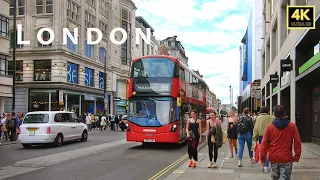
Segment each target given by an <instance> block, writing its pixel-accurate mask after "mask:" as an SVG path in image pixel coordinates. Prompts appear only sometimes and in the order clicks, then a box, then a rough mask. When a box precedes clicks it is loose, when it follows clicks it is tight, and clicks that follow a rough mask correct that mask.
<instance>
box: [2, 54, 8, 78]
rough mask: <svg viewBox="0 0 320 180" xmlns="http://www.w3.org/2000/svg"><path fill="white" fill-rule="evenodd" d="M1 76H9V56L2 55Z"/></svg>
mask: <svg viewBox="0 0 320 180" xmlns="http://www.w3.org/2000/svg"><path fill="white" fill-rule="evenodd" d="M0 74H2V75H8V56H6V55H3V54H0Z"/></svg>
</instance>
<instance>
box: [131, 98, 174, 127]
mask: <svg viewBox="0 0 320 180" xmlns="http://www.w3.org/2000/svg"><path fill="white" fill-rule="evenodd" d="M128 120H129V121H130V122H132V123H134V124H137V125H139V126H149V127H156V126H163V125H165V124H168V123H169V122H171V121H172V120H173V99H172V98H166V97H159V98H156V97H155V98H151V97H149V98H139V99H134V100H130V101H129V118H128Z"/></svg>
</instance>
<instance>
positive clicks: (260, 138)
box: [258, 136, 269, 167]
mask: <svg viewBox="0 0 320 180" xmlns="http://www.w3.org/2000/svg"><path fill="white" fill-rule="evenodd" d="M262 138H263V136H259V137H258V139H259V144H261V142H262ZM266 167H269V159H268V156H266Z"/></svg>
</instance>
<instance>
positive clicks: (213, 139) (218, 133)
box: [206, 112, 223, 168]
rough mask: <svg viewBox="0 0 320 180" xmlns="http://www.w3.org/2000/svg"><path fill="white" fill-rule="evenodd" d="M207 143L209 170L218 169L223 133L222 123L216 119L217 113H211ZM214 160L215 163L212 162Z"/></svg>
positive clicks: (208, 122) (208, 121)
mask: <svg viewBox="0 0 320 180" xmlns="http://www.w3.org/2000/svg"><path fill="white" fill-rule="evenodd" d="M206 136H207V137H206V143H207V144H208V148H209V158H210V164H209V165H208V168H216V167H217V164H216V163H217V159H218V149H219V148H220V147H221V146H222V143H223V140H222V137H223V133H222V128H221V123H219V120H217V118H216V112H212V113H210V119H209V120H207V131H206ZM212 158H213V162H212Z"/></svg>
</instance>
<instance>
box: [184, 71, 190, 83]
mask: <svg viewBox="0 0 320 180" xmlns="http://www.w3.org/2000/svg"><path fill="white" fill-rule="evenodd" d="M185 73H186V75H185V77H184V78H185V81H186V83H190V75H189V74H190V73H189V72H188V71H185Z"/></svg>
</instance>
